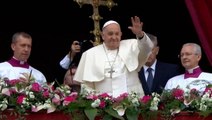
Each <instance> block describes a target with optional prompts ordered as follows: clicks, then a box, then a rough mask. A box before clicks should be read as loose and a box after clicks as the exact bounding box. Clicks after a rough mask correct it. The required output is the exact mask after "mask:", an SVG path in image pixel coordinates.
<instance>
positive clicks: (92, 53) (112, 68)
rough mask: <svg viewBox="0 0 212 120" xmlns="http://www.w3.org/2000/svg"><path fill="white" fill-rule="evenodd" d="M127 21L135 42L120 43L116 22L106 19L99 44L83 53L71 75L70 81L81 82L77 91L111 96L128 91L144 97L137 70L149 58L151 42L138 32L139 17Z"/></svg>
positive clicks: (140, 25) (139, 25)
mask: <svg viewBox="0 0 212 120" xmlns="http://www.w3.org/2000/svg"><path fill="white" fill-rule="evenodd" d="M131 22H132V26H130V27H128V28H129V29H130V30H131V31H132V32H133V33H134V34H135V35H136V37H137V39H126V40H121V36H122V32H121V28H120V25H119V23H117V22H116V21H113V20H110V21H108V22H106V23H105V24H104V25H103V27H102V34H101V35H102V39H103V44H101V45H98V46H95V47H93V48H91V49H89V50H87V51H85V52H84V53H83V55H82V57H81V59H80V63H79V65H78V68H77V71H76V73H75V76H74V80H76V81H78V82H81V89H82V88H87V89H90V90H95V91H96V92H98V93H108V94H110V95H112V96H113V97H118V96H119V95H121V94H123V93H131V92H136V93H137V94H138V95H139V96H143V95H144V92H143V88H142V85H141V83H140V81H139V78H138V71H139V70H140V68H141V66H142V65H144V63H145V62H146V60H147V58H148V56H149V55H150V53H151V50H152V48H153V43H152V42H151V40H150V39H149V37H148V36H147V35H146V34H145V32H144V31H142V26H143V23H142V22H141V21H140V19H139V17H137V16H135V17H132V18H131Z"/></svg>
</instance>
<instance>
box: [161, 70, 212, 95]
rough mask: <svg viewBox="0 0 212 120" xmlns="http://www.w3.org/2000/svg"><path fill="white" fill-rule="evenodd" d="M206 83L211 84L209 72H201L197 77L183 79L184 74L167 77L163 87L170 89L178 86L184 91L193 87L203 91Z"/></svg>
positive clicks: (211, 79) (211, 77) (211, 75)
mask: <svg viewBox="0 0 212 120" xmlns="http://www.w3.org/2000/svg"><path fill="white" fill-rule="evenodd" d="M208 84H212V74H211V73H206V72H202V73H201V74H200V75H199V76H198V77H197V78H192V77H191V78H186V79H184V74H181V75H178V76H175V77H173V78H171V79H169V80H168V82H167V83H166V86H165V88H164V89H165V90H171V89H173V88H177V87H178V88H181V89H183V90H184V91H189V90H191V89H193V88H194V89H196V90H199V91H200V92H203V91H204V90H205V88H206V86H207V85H208Z"/></svg>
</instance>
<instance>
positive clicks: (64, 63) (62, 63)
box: [60, 55, 71, 69]
mask: <svg viewBox="0 0 212 120" xmlns="http://www.w3.org/2000/svg"><path fill="white" fill-rule="evenodd" d="M70 63H71V59H70V58H69V56H68V55H66V56H65V57H64V58H63V59H62V60H61V61H60V66H61V67H62V68H64V69H68V68H69V65H70Z"/></svg>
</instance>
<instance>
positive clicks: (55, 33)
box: [0, 0, 211, 83]
mask: <svg viewBox="0 0 212 120" xmlns="http://www.w3.org/2000/svg"><path fill="white" fill-rule="evenodd" d="M114 2H116V3H118V6H116V7H113V8H112V10H111V11H109V9H108V8H107V7H105V6H100V7H99V14H100V16H102V17H103V19H102V20H101V21H100V26H102V25H103V23H104V22H106V21H107V20H110V19H113V20H116V21H117V22H119V23H120V25H121V29H122V32H123V36H122V38H123V39H126V38H133V37H135V36H134V35H133V34H132V32H131V31H130V30H129V29H128V28H127V27H128V26H130V25H131V21H130V17H131V16H135V15H137V16H139V17H140V18H141V20H142V21H143V22H144V27H143V29H144V31H145V32H148V33H151V34H154V35H156V36H157V37H158V40H159V45H160V52H159V55H158V59H160V60H161V61H164V62H170V63H177V64H180V61H179V59H178V54H179V52H180V49H181V46H182V44H184V43H186V42H195V43H198V44H199V43H200V42H199V39H198V37H197V33H196V31H195V29H194V26H193V23H192V20H191V17H190V15H189V13H188V10H187V8H186V5H185V3H184V0H171V1H170V0H163V1H156V0H148V1H144V0H133V1H132V0H114ZM92 11H93V10H92V6H91V5H84V6H82V8H80V7H79V5H78V4H77V3H76V2H73V1H72V0H58V1H56V0H30V1H27V0H19V1H12V0H7V1H1V2H0V15H1V20H0V55H1V56H0V62H3V61H5V60H8V59H10V57H11V55H12V51H11V49H10V42H11V37H12V35H13V34H14V33H15V32H18V31H25V32H28V33H29V34H30V35H31V36H32V38H33V46H32V53H31V56H30V59H29V63H30V64H31V65H32V66H33V67H35V68H37V69H39V70H40V71H41V72H43V73H44V75H45V76H46V78H47V80H48V81H49V82H50V81H53V80H55V79H57V80H58V81H59V82H60V83H62V77H63V75H64V74H65V70H63V69H62V68H61V67H60V66H59V62H60V60H61V59H62V58H63V57H64V56H65V55H66V54H67V52H68V50H69V48H70V43H71V40H74V39H78V40H90V39H93V35H92V34H91V33H89V31H91V30H93V21H92V19H90V18H89V16H91V15H92V14H93V13H92ZM200 65H201V66H202V68H203V70H204V71H209V72H210V71H211V68H210V65H209V63H208V60H207V58H206V56H205V53H204V51H203V58H202V60H201V63H200Z"/></svg>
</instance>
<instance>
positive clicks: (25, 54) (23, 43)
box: [11, 35, 32, 61]
mask: <svg viewBox="0 0 212 120" xmlns="http://www.w3.org/2000/svg"><path fill="white" fill-rule="evenodd" d="M31 47H32V39H31V37H25V36H23V35H18V36H16V38H15V39H14V40H13V42H12V44H11V48H12V50H13V53H14V57H15V58H16V59H18V60H20V61H27V60H28V58H29V56H30V53H31Z"/></svg>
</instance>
